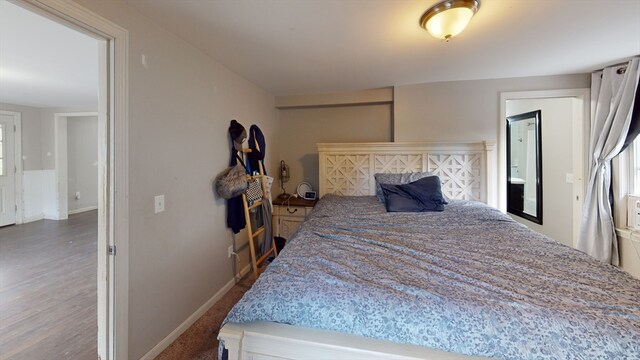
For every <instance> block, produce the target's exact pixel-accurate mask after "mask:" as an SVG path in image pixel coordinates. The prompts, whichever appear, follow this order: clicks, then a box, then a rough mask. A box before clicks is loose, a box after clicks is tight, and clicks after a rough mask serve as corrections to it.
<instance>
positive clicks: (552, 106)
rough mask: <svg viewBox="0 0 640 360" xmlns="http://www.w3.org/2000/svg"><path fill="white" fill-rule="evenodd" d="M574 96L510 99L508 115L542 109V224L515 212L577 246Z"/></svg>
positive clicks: (566, 242) (534, 227) (559, 238)
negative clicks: (569, 178)
mask: <svg viewBox="0 0 640 360" xmlns="http://www.w3.org/2000/svg"><path fill="white" fill-rule="evenodd" d="M573 101H574V100H573V99H572V98H557V99H522V100H509V101H507V107H506V111H507V116H512V115H517V114H522V113H526V112H529V111H535V110H541V111H542V117H541V119H542V120H541V127H542V197H543V198H542V218H543V221H542V225H539V224H536V223H534V222H531V221H529V220H527V219H524V218H521V217H518V216H515V215H511V217H512V218H513V219H515V220H516V221H518V222H520V223H523V224H525V225H527V226H528V227H530V228H531V229H534V230H536V231H538V232H540V233H542V234H545V235H547V236H549V237H550V238H553V239H555V240H557V241H559V242H561V243H563V244H565V245H568V246H571V247H573V231H572V230H573V226H572V221H573V199H572V197H573V196H572V193H573V184H569V183H567V182H566V174H569V173H573V158H572V156H573V141H572V140H573V139H572V135H573V130H572V128H573V126H572V122H573Z"/></svg>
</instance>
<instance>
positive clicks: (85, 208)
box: [67, 206, 98, 215]
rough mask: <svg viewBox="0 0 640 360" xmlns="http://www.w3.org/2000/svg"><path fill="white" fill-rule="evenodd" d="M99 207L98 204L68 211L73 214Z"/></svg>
mask: <svg viewBox="0 0 640 360" xmlns="http://www.w3.org/2000/svg"><path fill="white" fill-rule="evenodd" d="M96 209H98V206H87V207H83V208H80V209H75V210H69V211H68V212H67V213H68V214H69V215H73V214H79V213H83V212H85V211H91V210H96Z"/></svg>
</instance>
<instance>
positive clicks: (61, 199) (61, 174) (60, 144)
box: [53, 111, 99, 220]
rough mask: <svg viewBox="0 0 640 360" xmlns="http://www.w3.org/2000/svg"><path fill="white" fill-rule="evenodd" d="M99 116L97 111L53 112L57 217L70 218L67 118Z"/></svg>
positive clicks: (60, 218)
mask: <svg viewBox="0 0 640 360" xmlns="http://www.w3.org/2000/svg"><path fill="white" fill-rule="evenodd" d="M82 116H99V114H98V113H97V112H95V111H94V112H64V113H55V114H53V123H54V125H53V128H54V130H53V132H54V139H55V140H54V148H55V178H56V200H57V204H56V205H57V209H58V211H57V219H58V220H65V219H68V218H69V196H68V195H69V194H68V192H69V187H68V185H69V184H68V181H69V178H68V176H69V172H68V165H69V163H68V154H67V144H68V132H67V120H68V118H70V117H82Z"/></svg>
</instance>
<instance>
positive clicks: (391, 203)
mask: <svg viewBox="0 0 640 360" xmlns="http://www.w3.org/2000/svg"><path fill="white" fill-rule="evenodd" d="M400 186H401V185H391V184H380V188H381V189H382V193H383V194H384V206H385V207H386V208H387V212H422V211H425V210H424V205H422V203H420V202H419V201H417V200H416V199H414V198H413V196H411V195H410V194H408V193H407V192H406V191H404V190H402V189H401V188H400Z"/></svg>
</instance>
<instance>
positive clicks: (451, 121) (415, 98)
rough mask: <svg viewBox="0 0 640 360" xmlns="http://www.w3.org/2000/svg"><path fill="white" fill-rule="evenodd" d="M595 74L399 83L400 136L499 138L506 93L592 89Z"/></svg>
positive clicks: (397, 136) (397, 112) (397, 127)
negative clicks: (499, 121) (502, 95)
mask: <svg viewBox="0 0 640 360" xmlns="http://www.w3.org/2000/svg"><path fill="white" fill-rule="evenodd" d="M590 79H591V78H590V75H589V74H578V75H560V76H539V77H525V78H509V79H493V80H473V81H452V82H439V83H430V84H416V85H404V86H397V87H396V88H395V89H394V123H395V134H394V136H395V140H396V141H456V140H458V141H467V140H497V139H498V132H499V129H498V117H499V114H500V93H501V92H504V91H533V90H555V89H575V88H588V87H590Z"/></svg>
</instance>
